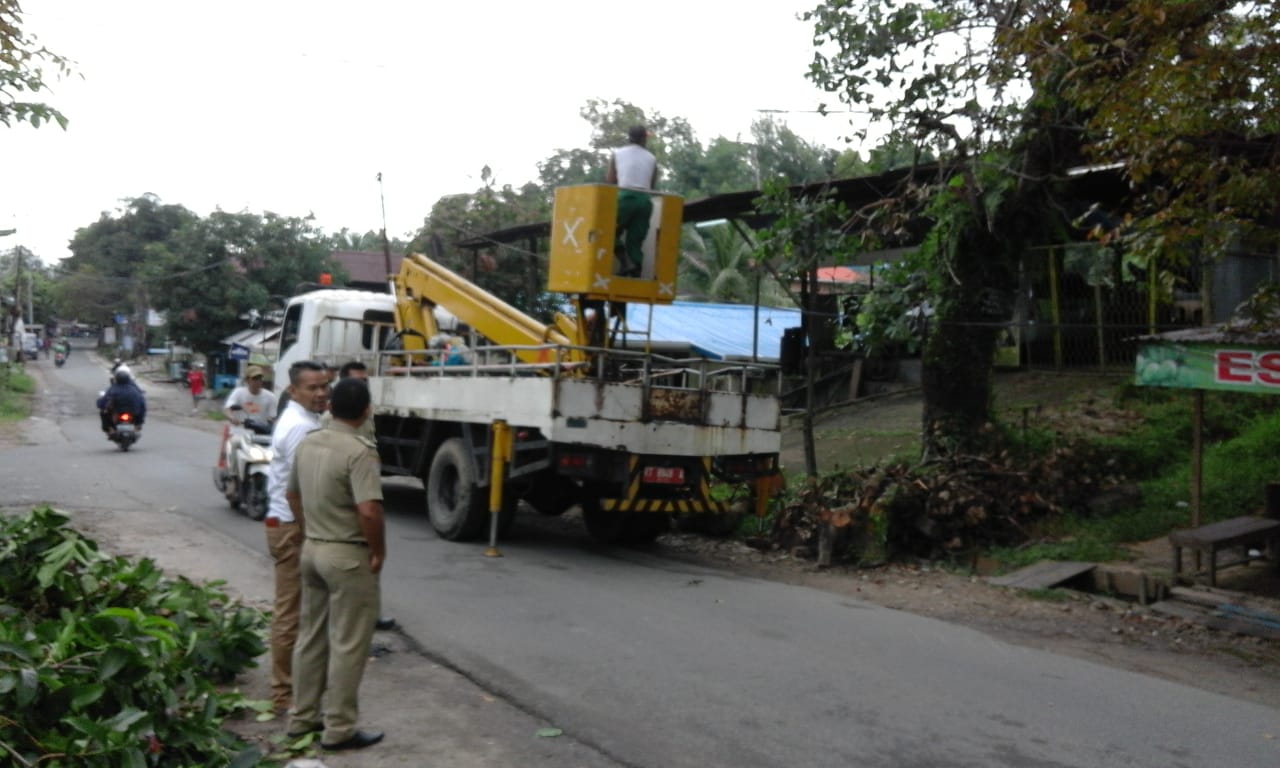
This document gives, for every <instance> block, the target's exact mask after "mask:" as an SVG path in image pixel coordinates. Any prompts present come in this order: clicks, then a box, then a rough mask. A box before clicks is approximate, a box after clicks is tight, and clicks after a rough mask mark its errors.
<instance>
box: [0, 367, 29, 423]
mask: <svg viewBox="0 0 1280 768" xmlns="http://www.w3.org/2000/svg"><path fill="white" fill-rule="evenodd" d="M35 391H36V382H35V379H33V378H31V377H30V376H28V375H27V374H26V373H24V372H23V370H22V367H21V366H18V365H13V364H12V363H0V421H17V420H19V419H25V418H27V416H29V415H30V414H31V397H30V396H31V393H33V392H35Z"/></svg>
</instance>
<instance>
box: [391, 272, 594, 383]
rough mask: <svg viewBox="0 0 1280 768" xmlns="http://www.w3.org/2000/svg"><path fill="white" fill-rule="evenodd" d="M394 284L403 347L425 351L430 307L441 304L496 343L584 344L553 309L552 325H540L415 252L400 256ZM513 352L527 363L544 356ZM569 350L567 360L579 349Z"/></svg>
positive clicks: (432, 325)
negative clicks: (569, 355) (553, 320)
mask: <svg viewBox="0 0 1280 768" xmlns="http://www.w3.org/2000/svg"><path fill="white" fill-rule="evenodd" d="M394 283H395V290H396V326H397V327H398V328H399V329H400V330H401V331H409V332H410V333H406V334H404V335H403V342H404V347H405V349H410V350H413V349H425V348H426V345H427V342H428V341H429V340H430V339H431V337H432V336H435V335H436V334H437V333H439V327H438V326H437V325H436V320H435V315H434V313H433V312H432V310H433V309H434V308H435V307H436V306H441V307H444V308H445V309H446V310H448V311H449V312H450V313H452V314H453V315H454V316H455V317H457V318H458V320H460V321H462V322H463V323H466V324H467V325H468V326H470V327H471V328H472V330H474V331H475V332H476V333H479V334H480V335H481V336H483V337H485V338H486V339H488V340H489V341H490V342H492V343H494V344H497V345H500V346H510V347H517V348H518V347H537V346H540V345H546V344H556V345H562V346H565V347H571V348H573V347H582V346H584V342H585V340H584V339H583V338H582V334H581V332H580V331H579V330H578V329H579V325H578V324H577V323H575V322H574V321H573V320H572V319H571V318H569V317H567V316H565V315H563V314H559V313H557V315H556V322H555V323H554V324H552V325H547V324H546V323H541V322H539V321H537V320H535V319H534V318H532V317H529V316H528V315H526V314H525V313H524V312H521V311H520V310H519V309H516V308H515V307H513V306H511V305H510V304H508V303H506V302H505V301H503V300H502V299H500V298H498V297H497V296H494V295H493V294H492V293H489V292H488V291H486V290H485V289H483V288H481V287H480V286H478V285H476V284H475V283H473V282H471V281H470V280H467V279H466V278H464V277H463V276H461V275H459V274H458V273H456V272H454V271H453V270H451V269H449V268H447V267H445V266H443V265H441V264H438V263H436V262H434V261H432V260H431V259H429V258H427V257H426V256H423V255H421V254H416V253H414V254H408V255H406V256H405V257H404V260H403V261H402V262H401V263H400V273H399V274H398V275H396V277H395V278H394ZM515 354H516V356H517V357H519V358H520V359H521V360H522V361H524V362H528V363H538V362H547V361H548V360H549V359H550V358H549V356H548V355H547V353H546V352H545V350H537V349H517V350H516V352H515ZM570 354H571V356H572V357H571V358H570V359H576V357H580V356H581V353H580V352H571V353H570ZM562 359H563V358H562Z"/></svg>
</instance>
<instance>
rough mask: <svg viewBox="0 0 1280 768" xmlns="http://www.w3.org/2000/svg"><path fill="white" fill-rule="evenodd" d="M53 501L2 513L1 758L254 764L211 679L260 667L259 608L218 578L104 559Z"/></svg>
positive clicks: (229, 696)
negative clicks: (228, 727) (226, 724)
mask: <svg viewBox="0 0 1280 768" xmlns="http://www.w3.org/2000/svg"><path fill="white" fill-rule="evenodd" d="M67 522H68V518H67V517H66V516H65V515H64V514H62V513H60V512H57V511H55V510H53V509H50V508H48V507H45V508H41V509H36V510H33V511H32V512H31V513H29V514H27V515H25V516H22V517H14V518H0V764H4V765H32V766H34V765H39V766H42V768H71V767H72V766H74V767H75V768H98V767H101V768H116V767H117V766H125V767H126V768H133V767H134V766H139V767H141V766H193V765H199V766H247V765H253V764H255V763H256V762H257V760H258V751H257V750H256V749H254V748H246V745H244V744H243V743H241V742H239V741H238V740H237V739H236V738H235V737H234V736H233V735H231V734H229V733H227V732H226V731H224V730H223V728H222V723H223V721H224V720H225V719H226V718H227V717H228V716H230V715H232V714H235V713H237V712H239V711H241V710H243V709H245V708H246V706H247V704H248V702H247V701H246V700H245V699H244V697H243V696H242V695H241V694H239V693H238V692H223V691H220V690H219V689H218V688H217V685H216V683H218V682H227V681H230V680H232V679H233V678H234V677H235V675H236V674H237V673H238V672H241V671H243V670H244V669H247V668H249V667H251V666H253V665H254V663H255V662H254V658H255V657H257V656H258V655H260V654H261V653H262V652H263V651H264V650H265V646H264V644H263V641H262V631H263V628H264V627H265V625H266V621H265V618H264V616H263V614H262V613H261V612H260V611H257V610H254V609H252V608H248V607H245V606H241V605H238V604H236V602H235V601H233V600H231V599H230V598H229V597H228V596H227V595H226V594H225V593H224V592H223V591H222V590H221V588H220V587H221V584H220V583H216V582H215V583H213V584H209V585H205V586H201V585H197V584H194V583H192V582H191V581H189V580H186V579H183V578H179V579H176V580H172V579H167V578H165V577H164V575H163V574H162V573H161V572H160V571H159V570H158V569H157V568H156V567H155V564H154V563H153V562H152V561H151V560H146V559H144V560H140V561H137V562H134V561H130V560H128V559H126V558H121V557H109V556H107V555H105V554H103V553H102V552H100V551H99V550H98V547H97V544H96V543H95V542H93V541H92V540H91V539H88V538H86V537H84V536H82V535H80V534H79V533H77V532H76V531H74V530H73V529H71V528H70V527H68V526H67Z"/></svg>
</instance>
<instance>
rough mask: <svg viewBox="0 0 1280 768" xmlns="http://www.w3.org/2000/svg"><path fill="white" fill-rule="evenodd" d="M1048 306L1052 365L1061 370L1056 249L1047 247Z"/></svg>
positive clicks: (1060, 320) (1060, 313)
mask: <svg viewBox="0 0 1280 768" xmlns="http://www.w3.org/2000/svg"><path fill="white" fill-rule="evenodd" d="M1049 306H1050V309H1051V312H1052V315H1053V317H1052V320H1053V367H1054V368H1055V369H1057V370H1059V371H1060V370H1062V303H1061V301H1059V299H1058V249H1057V248H1050V249H1049Z"/></svg>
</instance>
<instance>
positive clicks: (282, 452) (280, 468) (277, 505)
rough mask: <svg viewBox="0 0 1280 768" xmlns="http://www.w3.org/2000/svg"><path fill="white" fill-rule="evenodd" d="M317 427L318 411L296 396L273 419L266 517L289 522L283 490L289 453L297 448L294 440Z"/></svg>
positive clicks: (290, 515) (290, 458)
mask: <svg viewBox="0 0 1280 768" xmlns="http://www.w3.org/2000/svg"><path fill="white" fill-rule="evenodd" d="M319 428H320V414H318V413H312V412H311V411H308V410H307V409H306V408H303V407H302V406H301V405H300V404H299V403H298V401H297V400H290V401H289V402H288V404H287V405H285V407H284V413H282V414H280V420H279V421H277V422H276V428H275V430H274V431H273V432H272V433H271V451H272V454H271V466H269V467H267V495H268V496H269V497H270V498H271V503H270V505H268V507H267V517H274V518H278V519H279V520H281V521H282V522H286V523H292V522H293V510H291V509H289V501H288V500H287V499H286V498H285V496H284V492H285V490H286V489H287V488H288V487H289V470H290V469H292V468H293V455H294V454H295V453H296V452H297V450H298V443H300V442H302V438H304V437H306V436H307V433H308V432H313V431H315V430H317V429H319Z"/></svg>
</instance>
